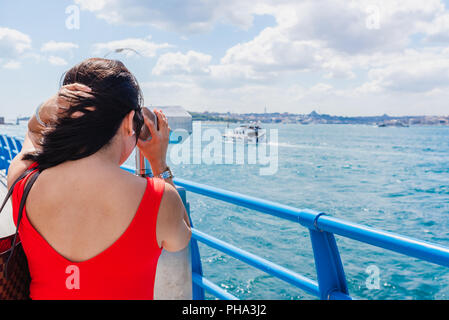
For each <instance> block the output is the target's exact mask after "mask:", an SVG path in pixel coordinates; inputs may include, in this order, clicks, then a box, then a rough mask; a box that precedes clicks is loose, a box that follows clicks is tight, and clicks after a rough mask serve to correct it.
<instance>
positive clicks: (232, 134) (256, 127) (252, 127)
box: [223, 122, 266, 143]
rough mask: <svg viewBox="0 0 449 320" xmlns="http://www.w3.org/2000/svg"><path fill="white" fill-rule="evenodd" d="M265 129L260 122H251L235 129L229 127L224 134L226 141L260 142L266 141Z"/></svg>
mask: <svg viewBox="0 0 449 320" xmlns="http://www.w3.org/2000/svg"><path fill="white" fill-rule="evenodd" d="M265 133H266V131H265V129H262V127H261V126H260V122H251V123H249V124H244V125H240V126H238V127H237V128H234V129H227V130H226V133H225V134H223V138H224V139H225V141H233V142H234V141H243V142H244V143H259V142H263V141H265Z"/></svg>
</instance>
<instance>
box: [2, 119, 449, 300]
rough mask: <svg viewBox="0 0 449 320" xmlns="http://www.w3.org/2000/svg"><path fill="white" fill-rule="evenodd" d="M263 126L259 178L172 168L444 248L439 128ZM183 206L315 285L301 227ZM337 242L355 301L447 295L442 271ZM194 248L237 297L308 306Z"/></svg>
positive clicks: (232, 209) (446, 137)
mask: <svg viewBox="0 0 449 320" xmlns="http://www.w3.org/2000/svg"><path fill="white" fill-rule="evenodd" d="M265 127H267V128H276V129H278V132H279V141H278V143H277V147H278V161H279V170H278V172H277V174H276V175H274V176H261V175H259V169H260V166H259V165H248V164H246V165H236V164H229V165H224V164H222V165H205V164H202V165H193V164H190V165H187V164H184V165H173V164H172V165H171V166H172V169H173V171H174V173H175V174H176V175H177V176H178V177H182V178H185V179H188V180H192V181H196V182H200V183H204V184H209V185H213V186H216V187H220V188H224V189H228V190H232V191H236V192H241V193H244V194H248V195H252V196H256V197H260V198H264V199H268V200H273V201H276V202H279V203H283V204H287V205H292V206H295V207H298V208H311V209H316V210H320V211H323V212H326V213H328V214H331V215H333V216H336V217H339V218H344V219H346V220H350V221H353V222H357V223H361V224H365V225H368V226H372V227H376V228H380V229H384V230H387V231H392V232H397V233H400V234H404V235H407V236H411V237H416V238H419V239H422V240H427V241H432V242H436V243H439V244H442V245H446V246H449V219H448V217H449V157H448V152H449V127H410V128H376V127H371V126H356V125H309V126H301V125H267V126H265ZM24 128H25V126H24V125H21V126H19V127H17V126H10V127H8V126H0V132H1V133H9V134H13V135H19V136H20V135H23V132H24ZM206 128H218V129H220V130H222V131H223V132H224V129H225V125H223V124H210V123H203V129H206ZM206 144H207V143H206ZM130 160H131V159H130ZM129 164H131V165H132V164H133V161H129ZM188 201H189V202H190V206H191V215H192V219H193V223H194V224H195V227H197V228H198V229H200V230H202V231H204V232H206V233H209V234H211V235H213V236H215V237H217V238H219V239H222V240H225V241H227V242H230V243H232V244H234V245H237V246H239V247H241V248H243V249H245V250H248V251H250V252H252V253H255V254H258V255H260V256H262V257H264V258H267V259H269V260H272V261H274V262H276V263H279V264H281V265H283V266H285V267H288V268H290V269H292V270H295V271H297V272H299V273H301V274H304V275H306V276H309V277H311V278H314V279H315V278H316V274H315V268H314V262H313V253H312V250H311V244H310V240H309V236H308V232H307V230H306V229H305V228H303V227H301V226H300V225H297V224H293V223H289V222H286V221H283V220H280V219H277V218H274V217H271V216H268V215H265V214H261V213H258V212H254V211H251V210H247V209H243V208H239V207H236V206H233V205H228V204H225V203H222V202H220V201H216V200H212V199H209V198H205V197H202V196H199V195H195V194H191V193H188ZM337 243H338V245H339V248H340V253H341V256H342V261H343V264H344V267H345V272H346V276H347V280H348V286H349V291H350V294H351V295H352V296H354V297H356V298H361V299H447V298H448V297H449V272H448V271H449V270H448V269H447V268H443V267H439V266H436V265H433V264H430V263H426V262H422V261H418V260H416V259H413V258H410V257H406V256H402V255H399V254H396V253H392V252H389V251H387V250H383V249H378V248H375V247H372V246H368V245H364V244H361V243H359V242H356V241H353V240H349V239H346V238H342V237H338V236H337ZM200 251H201V255H202V261H203V269H204V274H205V275H206V276H207V277H208V278H209V279H211V280H212V281H214V282H215V283H217V284H219V285H220V286H221V287H223V288H225V289H227V290H229V291H230V292H231V293H232V294H234V295H236V296H238V297H240V298H242V299H315V297H313V296H310V295H308V294H305V293H304V292H302V291H301V290H298V289H297V288H295V287H293V286H291V285H288V284H285V283H284V282H282V281H280V280H278V279H276V278H273V277H271V276H269V275H266V274H265V273H263V272H260V271H258V270H256V269H254V268H252V267H249V266H247V265H245V264H243V263H241V262H239V261H237V260H235V259H234V258H231V257H229V256H226V255H224V254H222V253H220V252H218V251H216V250H213V249H210V248H208V247H206V246H204V245H202V244H200ZM371 265H375V266H377V267H378V268H379V271H380V274H379V275H380V288H379V289H368V288H367V287H366V284H365V281H366V279H367V277H368V274H367V273H366V271H365V270H366V268H367V267H368V266H371ZM208 298H212V297H211V296H208Z"/></svg>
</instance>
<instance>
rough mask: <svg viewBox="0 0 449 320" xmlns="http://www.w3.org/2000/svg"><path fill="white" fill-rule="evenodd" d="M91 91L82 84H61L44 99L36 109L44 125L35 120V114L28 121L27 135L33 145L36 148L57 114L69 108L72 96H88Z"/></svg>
mask: <svg viewBox="0 0 449 320" xmlns="http://www.w3.org/2000/svg"><path fill="white" fill-rule="evenodd" d="M91 91H92V90H91V89H90V88H89V87H88V86H86V85H84V84H80V83H72V84H68V85H65V86H62V87H61V88H60V89H59V91H58V93H57V94H55V95H54V96H53V97H51V98H50V99H48V100H47V101H45V102H44V103H43V104H42V105H41V106H40V107H39V110H38V113H39V118H40V119H41V121H42V122H43V123H44V124H45V126H43V125H42V124H40V123H39V122H38V121H37V119H36V116H35V115H33V117H32V118H31V119H30V121H29V122H28V131H29V136H30V138H31V141H32V143H33V145H35V147H36V148H38V147H39V141H40V139H41V137H42V132H43V130H45V128H46V127H47V126H51V125H52V124H54V123H55V121H56V120H57V118H58V115H60V114H62V113H64V112H65V111H66V110H67V109H68V108H70V106H71V101H70V100H71V99H72V98H77V97H89V96H90V92H91Z"/></svg>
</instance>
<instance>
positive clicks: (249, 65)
mask: <svg viewBox="0 0 449 320" xmlns="http://www.w3.org/2000/svg"><path fill="white" fill-rule="evenodd" d="M448 5H449V0H426V1H422V0H354V1H352V0H164V1H156V0H147V1H140V0H95V1H92V0H45V1H44V0H43V1H31V0H28V1H25V0H0V116H6V117H7V118H14V117H16V116H27V115H31V114H32V112H34V110H35V108H36V106H37V105H39V103H41V102H43V101H45V100H46V99H48V98H49V97H50V96H52V95H53V94H55V93H56V92H57V90H58V88H59V85H60V79H61V77H62V75H63V74H64V72H65V71H67V70H68V69H70V68H71V67H73V66H74V65H76V64H77V63H79V62H81V61H83V60H84V59H86V58H89V57H104V56H105V55H107V57H108V58H111V59H119V60H121V61H123V62H124V63H125V65H126V66H127V67H128V68H129V69H130V70H131V72H133V73H134V74H135V76H136V78H137V79H138V81H139V83H140V86H141V88H142V90H143V92H144V97H145V104H146V105H147V106H159V105H181V106H183V107H184V108H186V109H187V110H190V111H217V112H237V113H246V112H264V111H265V110H267V111H268V112H290V113H309V112H311V111H313V110H316V111H317V112H319V113H328V114H334V115H343V116H345V115H346V116H349V115H352V116H360V115H362V116H363V115H381V114H384V113H387V114H389V115H449V99H448V98H449V9H448ZM117 48H131V49H134V50H136V51H137V52H139V54H136V53H134V52H133V51H131V50H127V51H126V50H125V51H123V52H122V53H115V52H113V51H114V50H115V49H117Z"/></svg>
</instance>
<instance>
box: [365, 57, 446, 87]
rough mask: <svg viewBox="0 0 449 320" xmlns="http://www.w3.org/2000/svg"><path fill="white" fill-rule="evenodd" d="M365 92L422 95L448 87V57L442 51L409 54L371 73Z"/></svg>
mask: <svg viewBox="0 0 449 320" xmlns="http://www.w3.org/2000/svg"><path fill="white" fill-rule="evenodd" d="M368 75H369V78H370V81H369V82H368V83H365V84H364V85H363V86H362V88H361V89H362V90H368V91H374V92H378V91H380V90H383V91H401V92H412V93H422V92H429V91H433V90H435V89H441V88H446V87H449V54H448V53H445V51H443V50H441V48H433V49H430V50H423V51H417V50H406V51H405V52H404V53H403V54H401V55H398V56H395V57H394V58H391V60H390V61H386V63H385V64H384V65H382V66H379V67H375V68H373V69H371V70H370V71H369V73H368Z"/></svg>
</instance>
